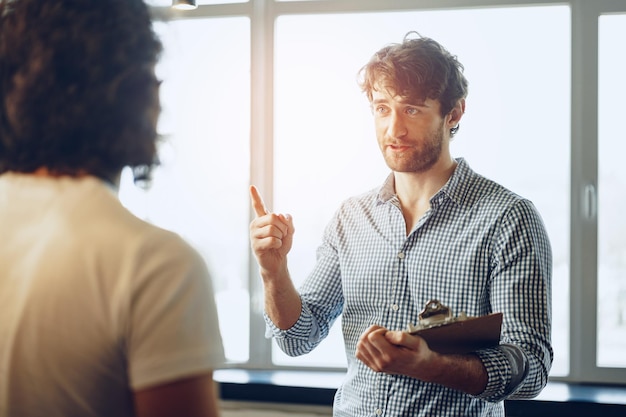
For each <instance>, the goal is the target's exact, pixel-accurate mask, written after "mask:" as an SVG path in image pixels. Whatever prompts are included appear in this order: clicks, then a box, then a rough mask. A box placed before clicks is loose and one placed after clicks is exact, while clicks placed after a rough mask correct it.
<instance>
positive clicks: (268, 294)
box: [261, 271, 302, 330]
mask: <svg viewBox="0 0 626 417" xmlns="http://www.w3.org/2000/svg"><path fill="white" fill-rule="evenodd" d="M261 276H262V277H263V287H264V292H265V312H266V314H267V315H268V317H269V318H270V319H271V320H272V322H273V323H274V325H276V327H278V328H279V329H281V330H287V329H289V328H290V327H292V326H293V325H294V324H295V323H296V322H297V321H298V318H300V312H301V311H302V302H301V300H300V295H299V294H298V291H297V290H296V288H295V287H294V285H293V282H292V281H291V278H290V277H289V272H287V271H285V272H283V273H281V274H280V275H276V276H272V277H270V276H267V275H265V274H263V273H262V274H261Z"/></svg>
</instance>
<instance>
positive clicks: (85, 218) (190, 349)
mask: <svg viewBox="0 0 626 417" xmlns="http://www.w3.org/2000/svg"><path fill="white" fill-rule="evenodd" d="M223 360H224V353H223V348H222V340H221V337H220V332H219V325H218V320H217V313H216V307H215V300H214V296H213V290H212V287H211V281H210V279H209V275H208V271H207V268H206V264H205V263H204V261H203V260H202V258H201V257H200V256H199V254H198V253H197V252H196V251H195V250H194V249H192V248H191V247H190V246H189V245H188V244H187V243H185V242H184V241H183V240H182V239H181V238H180V237H179V236H178V235H176V234H174V233H172V232H169V231H166V230H163V229H160V228H157V227H155V226H153V225H150V224H149V223H146V222H144V221H142V220H140V219H138V218H137V217H135V216H134V215H132V214H131V213H130V212H129V211H128V210H126V209H125V208H124V207H123V206H122V205H121V203H120V202H119V200H118V198H117V196H116V194H115V192H114V190H112V189H111V188H110V187H108V186H107V185H106V184H105V183H104V182H102V181H100V180H98V179H96V178H93V177H86V178H82V179H71V178H61V179H53V178H43V177H35V176H30V175H20V174H13V173H7V174H4V175H1V176H0V417H22V416H25V417H26V416H27V417H38V416H46V417H54V416H62V417H72V416H81V417H83V416H115V417H123V416H130V415H133V402H132V390H137V389H141V388H146V387H150V386H153V385H158V384H161V383H165V382H168V381H172V380H176V379H178V378H183V377H189V376H193V375H196V374H199V373H203V372H205V371H207V370H211V369H215V368H216V367H218V366H219V365H221V364H222V363H223ZM129 387H130V389H129Z"/></svg>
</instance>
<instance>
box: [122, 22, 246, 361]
mask: <svg viewBox="0 0 626 417" xmlns="http://www.w3.org/2000/svg"><path fill="white" fill-rule="evenodd" d="M249 26H250V25H249V20H248V18H246V17H235V18H220V19H195V20H180V21H173V22H169V23H160V24H158V25H157V26H156V29H157V32H158V34H159V36H161V40H162V41H163V44H164V56H163V58H162V61H161V63H160V65H159V67H158V68H157V75H158V76H159V77H160V78H161V79H162V80H163V84H162V85H161V106H162V109H163V111H162V114H161V118H160V123H159V131H160V133H161V134H162V135H163V136H164V143H163V144H162V145H161V148H160V151H159V152H160V158H161V162H162V166H161V167H160V168H158V169H157V170H156V171H155V178H154V181H153V186H152V187H151V189H150V190H149V191H147V192H143V191H141V190H139V189H137V188H136V187H134V186H133V185H132V178H131V177H130V173H129V172H125V173H124V174H125V176H124V178H123V179H122V184H121V187H120V199H121V200H122V202H123V203H124V204H125V205H126V206H128V207H129V208H130V209H131V210H132V211H134V212H135V213H136V214H137V215H139V216H140V217H142V218H145V219H147V220H149V221H152V222H154V223H155V224H158V225H159V226H162V227H165V228H167V229H170V230H174V231H176V232H178V233H179V234H180V235H181V236H183V237H184V238H186V239H187V240H189V241H190V242H191V243H193V244H194V245H195V246H196V247H197V248H198V249H199V250H200V252H201V253H202V255H204V257H205V259H206V260H207V263H208V265H209V268H210V269H211V271H212V275H213V280H214V286H215V291H216V297H217V306H218V309H219V313H220V326H221V329H222V336H223V338H224V344H225V351H226V356H227V359H229V360H232V361H236V362H245V361H247V360H248V358H249V351H248V346H249V340H248V338H249V334H248V332H247V331H241V329H248V328H249V317H250V314H249V313H250V312H249V305H250V297H249V294H248V284H247V283H248V281H247V276H248V258H247V253H248V248H249V246H250V244H249V241H248V219H249V212H248V207H249V205H250V204H249V202H248V194H247V186H248V182H249V177H250V175H249V160H250V151H249V141H250V125H249V119H250V41H249V39H250V29H249Z"/></svg>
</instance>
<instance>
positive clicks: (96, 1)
mask: <svg viewBox="0 0 626 417" xmlns="http://www.w3.org/2000/svg"><path fill="white" fill-rule="evenodd" d="M161 51H162V45H161V42H160V41H159V39H158V38H157V36H156V35H155V33H154V31H153V28H152V21H151V17H150V14H149V11H148V9H147V7H146V5H145V4H144V2H143V1H142V0H0V97H1V100H0V173H3V172H7V171H16V172H24V173H29V172H33V171H35V170H37V169H38V168H41V167H45V168H47V169H48V170H49V171H50V172H52V173H55V174H58V175H76V174H79V173H88V174H91V175H95V176H98V177H101V178H103V179H106V180H112V177H114V176H115V175H116V174H117V173H119V171H120V170H121V169H122V168H124V167H126V166H130V167H132V168H134V170H135V172H142V173H143V174H144V175H149V173H150V170H151V168H152V166H153V165H154V163H155V161H156V159H157V158H156V141H157V136H158V135H157V132H156V119H157V116H158V112H159V101H158V81H157V79H156V77H155V74H154V66H155V64H156V62H157V60H158V58H159V55H160V53H161Z"/></svg>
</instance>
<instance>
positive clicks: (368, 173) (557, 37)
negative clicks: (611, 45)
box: [272, 6, 570, 375]
mask: <svg viewBox="0 0 626 417" xmlns="http://www.w3.org/2000/svg"><path fill="white" fill-rule="evenodd" d="M569 22H570V12H569V8H568V7H567V6H554V7H525V8H498V9H474V10H462V11H425V12H409V11H407V12H398V13H392V12H388V13H371V14H340V15H333V14H328V15H297V16H281V17H280V18H279V19H278V21H277V24H276V38H275V39H276V49H275V56H276V61H275V62H276V64H275V92H276V93H275V109H276V110H275V136H274V137H275V142H274V146H275V164H274V168H275V177H274V186H275V191H274V192H275V194H274V197H275V202H274V209H275V210H276V211H285V212H289V213H291V214H292V215H293V216H294V221H295V222H296V223H295V225H296V229H297V235H296V236H295V237H294V247H293V249H292V251H291V252H290V271H291V275H292V278H293V279H294V281H296V282H299V281H301V280H302V279H303V278H305V277H306V275H307V273H308V271H310V270H311V268H312V265H313V263H314V260H315V248H316V247H317V245H318V244H319V242H320V239H321V235H322V230H323V228H324V226H325V225H326V223H327V222H328V221H329V220H330V218H331V216H332V214H333V213H334V211H335V210H336V209H337V207H338V206H339V204H340V202H341V201H342V200H343V199H345V198H347V197H348V196H351V195H356V194H360V193H361V192H364V191H366V190H368V189H371V188H373V187H376V186H379V185H380V184H381V183H382V182H383V181H384V179H385V178H386V176H387V175H388V173H389V171H388V169H387V168H386V166H385V164H384V162H383V160H382V157H381V156H380V153H379V150H378V146H377V144H376V138H375V136H374V130H373V121H372V119H371V113H370V110H369V103H368V102H367V99H366V97H365V96H364V95H363V94H362V93H361V92H360V90H359V88H358V86H357V83H356V73H357V71H358V70H359V69H360V68H361V66H363V65H364V64H365V63H366V62H367V61H368V60H369V58H370V57H371V55H372V54H373V53H374V52H375V51H376V50H377V49H379V48H380V47H382V46H384V45H385V44H387V43H390V42H400V41H401V40H402V38H403V37H404V35H405V34H406V33H407V32H409V31H411V30H416V29H419V31H420V33H421V34H422V35H423V36H428V37H432V38H434V39H436V40H437V41H439V42H441V43H442V44H443V45H444V46H445V47H446V48H447V49H448V50H449V51H450V52H451V53H453V54H455V55H457V56H458V58H459V60H460V62H461V63H462V64H463V65H464V66H465V74H466V76H467V78H468V80H469V84H470V87H469V96H468V99H467V114H466V115H465V117H464V118H463V120H462V121H461V129H460V130H459V133H458V134H457V135H456V136H455V138H454V141H453V143H452V151H453V153H454V154H456V156H463V157H465V158H466V159H467V161H468V162H469V164H470V166H472V168H474V169H475V170H476V171H478V172H479V173H482V174H483V175H486V176H488V177H491V178H492V179H494V180H497V181H498V182H500V183H503V184H504V185H506V186H508V187H509V188H511V189H512V190H514V191H516V192H517V193H519V194H521V195H524V196H526V197H528V198H530V199H531V200H533V201H534V202H535V204H536V205H537V206H538V209H539V211H540V212H541V213H542V215H543V216H544V220H545V222H546V225H547V227H548V232H549V234H550V236H551V239H552V245H553V250H554V255H555V264H554V281H555V282H554V284H555V287H558V288H560V289H563V290H565V291H558V292H555V297H560V298H559V300H558V302H556V301H555V309H554V315H555V326H554V329H555V331H554V339H555V340H554V342H555V344H556V345H557V346H558V349H555V350H556V351H557V352H558V354H557V355H556V358H555V368H554V372H558V373H559V374H561V375H564V374H566V373H567V367H568V364H569V356H568V334H567V327H568V326H567V324H568V323H567V306H568V302H567V298H566V297H567V294H568V292H567V291H566V289H567V286H568V279H567V278H568V267H569V253H568V242H569V234H568V227H569V218H568V216H567V215H564V213H567V206H568V204H569V184H568V180H569V171H568V170H569V165H570V163H569V126H570V107H569V102H570V97H569V87H570V77H569V68H570V54H569V51H570V40H569V32H570V29H569ZM531 25H533V27H534V30H532V31H530V32H529V31H527V30H526V29H525V28H527V27H528V26H531ZM320 27H323V28H324V31H319V30H318V28H320ZM450 28H454V30H450ZM459 33H462V34H463V36H458V34H459ZM348 51H349V53H348ZM547 138H549V139H547ZM531 167H542V168H540V169H530V168H531ZM521 173H523V175H520V174H521ZM548 176H549V177H550V180H549V181H546V177H548ZM303 190H306V195H304V194H303ZM333 331H334V332H335V333H334V334H333V335H332V336H331V337H330V338H329V339H327V340H325V341H324V342H323V343H322V344H321V345H320V347H318V348H317V349H316V350H314V351H313V352H311V353H310V354H308V355H305V356H302V357H298V358H290V357H288V356H286V355H285V354H283V353H282V352H281V351H280V350H279V348H278V347H276V346H275V347H274V349H273V355H272V358H273V360H274V363H276V364H280V365H287V364H290V365H295V364H299V365H301V366H319V365H320V364H321V363H325V364H326V365H327V366H328V365H330V364H333V365H334V364H341V363H343V362H345V360H344V358H343V345H342V343H343V342H342V339H341V335H340V330H339V326H334V328H333ZM333 352H334V353H333ZM329 358H331V359H330V360H329Z"/></svg>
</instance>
